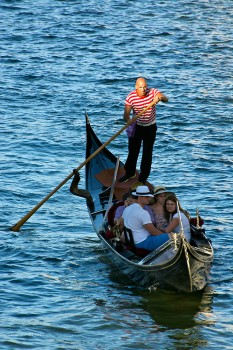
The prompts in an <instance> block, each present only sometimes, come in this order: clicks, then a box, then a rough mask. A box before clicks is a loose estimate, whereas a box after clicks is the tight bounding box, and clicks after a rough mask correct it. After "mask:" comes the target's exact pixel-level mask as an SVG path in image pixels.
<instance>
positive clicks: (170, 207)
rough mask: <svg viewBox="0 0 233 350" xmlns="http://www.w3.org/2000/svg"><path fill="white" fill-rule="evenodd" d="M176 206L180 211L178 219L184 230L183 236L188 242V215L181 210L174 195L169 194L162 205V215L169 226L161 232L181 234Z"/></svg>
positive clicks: (189, 235)
mask: <svg viewBox="0 0 233 350" xmlns="http://www.w3.org/2000/svg"><path fill="white" fill-rule="evenodd" d="M177 204H178V206H179V209H180V217H181V222H182V226H183V230H184V235H185V237H186V239H187V241H188V242H189V241H190V239H191V232H190V224H189V217H188V213H187V212H186V211H185V210H184V209H182V208H181V206H180V203H179V201H178V199H177V197H176V196H175V195H174V194H170V195H169V196H168V197H166V199H165V203H164V214H165V218H166V219H167V220H168V222H169V224H168V226H167V227H166V229H165V230H164V231H163V232H167V233H170V232H174V233H180V232H181V226H180V221H179V214H178V211H177Z"/></svg>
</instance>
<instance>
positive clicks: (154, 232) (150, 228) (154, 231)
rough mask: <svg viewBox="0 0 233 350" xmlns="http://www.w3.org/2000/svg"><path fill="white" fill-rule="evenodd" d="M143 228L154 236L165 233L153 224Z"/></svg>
mask: <svg viewBox="0 0 233 350" xmlns="http://www.w3.org/2000/svg"><path fill="white" fill-rule="evenodd" d="M143 227H144V228H145V229H146V230H147V231H148V232H149V233H150V234H151V235H152V236H158V235H161V233H163V232H162V231H160V230H158V229H157V228H156V227H155V226H154V225H153V224H152V223H149V224H145V225H143Z"/></svg>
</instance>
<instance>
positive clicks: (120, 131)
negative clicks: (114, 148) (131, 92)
mask: <svg viewBox="0 0 233 350" xmlns="http://www.w3.org/2000/svg"><path fill="white" fill-rule="evenodd" d="M156 103H157V101H155V100H153V101H152V102H151V103H150V104H149V105H148V106H147V107H145V108H144V109H143V110H142V111H141V112H140V113H138V115H136V116H135V117H134V118H132V119H130V120H128V122H127V124H126V125H124V126H123V127H122V128H121V129H120V130H119V131H118V132H117V133H116V134H115V135H113V136H112V137H111V138H110V139H109V140H108V141H106V142H105V143H103V145H102V146H100V147H99V148H98V149H97V150H96V151H95V152H94V153H92V154H91V155H90V156H89V157H88V158H87V159H86V160H85V161H84V162H82V164H80V165H79V166H78V167H77V170H78V171H79V170H80V169H81V168H82V167H83V166H84V165H86V164H87V163H88V162H90V160H91V159H92V158H94V157H95V156H96V155H97V154H98V153H99V152H101V151H102V149H104V148H105V147H106V146H107V145H108V144H109V143H110V142H111V141H112V140H114V139H115V138H116V137H117V136H118V135H120V134H121V133H122V131H124V130H125V129H126V128H127V127H128V126H129V125H131V124H132V123H133V122H135V120H137V119H138V118H139V117H140V116H141V115H143V114H144V113H145V112H146V111H147V110H148V109H149V108H151V107H152V106H153V105H154V104H156ZM73 175H74V173H73V172H72V173H71V174H70V175H68V176H67V177H66V178H65V179H64V180H63V181H62V182H61V183H60V184H59V185H58V186H57V187H55V188H54V190H53V191H52V192H50V193H49V194H48V195H47V196H46V197H45V198H44V199H42V201H40V202H39V203H38V204H37V205H36V206H35V207H34V208H33V209H32V210H31V211H29V212H28V213H27V214H26V215H25V216H24V217H23V218H22V219H20V220H19V221H18V222H17V223H16V224H15V225H14V226H12V227H11V228H10V230H11V231H16V232H17V231H19V230H20V227H21V226H22V225H23V224H24V223H25V222H26V221H27V220H28V219H30V217H31V216H32V215H33V214H34V213H35V212H36V211H37V210H38V209H39V208H40V207H41V206H42V205H43V204H44V203H45V202H46V201H47V200H48V199H49V198H50V197H52V195H54V193H56V192H57V191H58V190H59V188H61V187H62V186H63V185H64V184H65V183H66V182H67V181H68V180H69V179H71V177H72V176H73Z"/></svg>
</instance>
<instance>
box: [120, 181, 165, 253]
mask: <svg viewBox="0 0 233 350" xmlns="http://www.w3.org/2000/svg"><path fill="white" fill-rule="evenodd" d="M132 195H133V196H135V203H133V204H131V205H130V206H128V207H126V208H125V210H124V211H123V214H122V217H123V220H124V226H125V227H126V228H128V229H130V230H131V231H132V234H133V239H134V244H135V246H136V247H137V248H144V249H148V250H154V249H156V248H158V247H159V246H161V245H162V244H163V243H165V242H166V241H168V240H169V238H170V235H169V234H167V233H163V232H161V231H160V230H158V229H157V228H156V227H155V226H154V225H153V223H152V221H151V218H150V215H149V213H148V212H147V211H146V210H145V209H143V208H144V206H145V205H148V204H149V201H150V198H153V197H154V196H153V194H151V192H150V190H149V188H148V187H147V186H138V187H137V189H136V191H134V192H132Z"/></svg>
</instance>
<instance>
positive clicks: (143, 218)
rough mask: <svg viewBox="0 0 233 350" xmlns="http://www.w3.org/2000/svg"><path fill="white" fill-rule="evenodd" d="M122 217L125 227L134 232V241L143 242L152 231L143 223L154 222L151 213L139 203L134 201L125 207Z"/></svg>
mask: <svg viewBox="0 0 233 350" xmlns="http://www.w3.org/2000/svg"><path fill="white" fill-rule="evenodd" d="M122 217H123V219H124V225H125V227H127V228H129V229H130V230H131V231H132V233H133V238H134V243H135V244H137V243H140V242H143V241H144V240H145V239H146V238H147V237H148V236H149V235H150V233H149V232H148V231H147V230H146V229H145V228H144V227H143V225H146V224H149V223H152V222H151V218H150V214H149V213H148V212H147V211H146V210H145V209H143V208H142V207H141V205H140V204H138V203H133V204H131V205H129V206H128V207H126V208H125V210H124V211H123V214H122Z"/></svg>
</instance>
